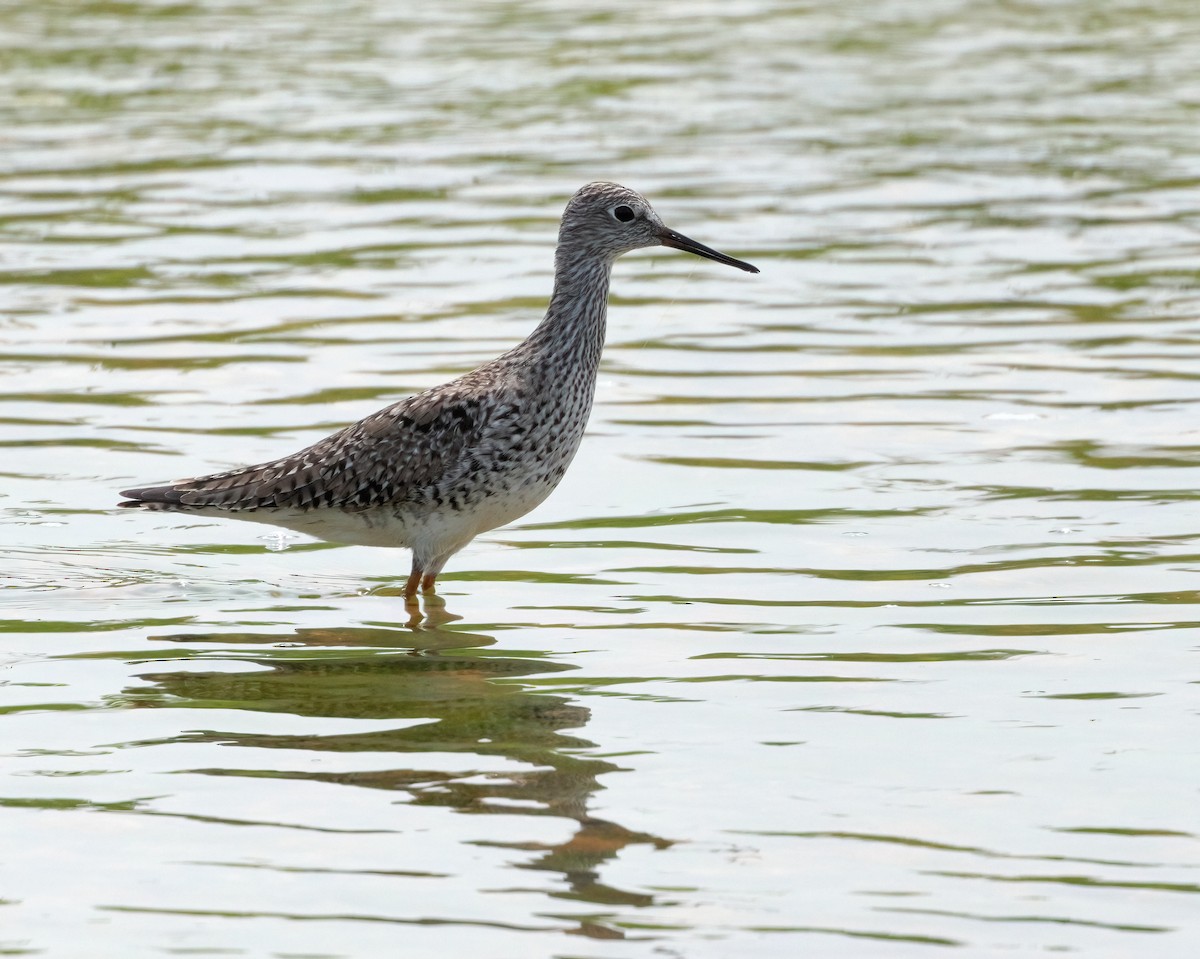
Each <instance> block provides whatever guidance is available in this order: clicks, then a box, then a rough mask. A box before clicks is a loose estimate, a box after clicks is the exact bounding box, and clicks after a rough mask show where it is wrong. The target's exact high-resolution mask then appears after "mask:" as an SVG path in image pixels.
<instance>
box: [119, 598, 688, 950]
mask: <svg viewBox="0 0 1200 959" xmlns="http://www.w3.org/2000/svg"><path fill="white" fill-rule="evenodd" d="M437 612H438V610H436V609H431V610H427V616H426V618H425V619H424V621H423V622H422V624H421V625H419V626H415V627H410V628H408V629H393V628H382V627H381V628H370V627H357V628H328V629H322V628H316V629H297V630H296V631H295V632H294V633H293V634H290V635H288V634H284V635H280V634H279V633H255V632H244V633H228V632H226V633H217V634H203V635H196V634H188V635H178V636H158V637H154V638H155V639H157V640H159V641H171V642H179V643H187V644H189V645H192V644H198V643H205V644H217V645H219V646H222V647H225V649H227V650H228V651H229V654H230V657H231V658H233V657H236V658H237V659H238V660H239V661H245V662H250V663H254V664H255V665H257V666H260V667H264V668H263V669H258V670H255V671H253V672H227V671H211V672H197V671H195V666H196V663H195V661H194V660H193V661H191V662H190V663H189V666H190V668H189V669H187V670H183V669H181V670H179V671H166V672H155V673H148V674H143V675H142V677H141V678H142V679H143V680H145V681H146V682H147V683H148V684H149V685H147V686H143V687H138V688H135V689H130V690H126V692H125V694H124V698H125V699H126V701H127V702H130V703H131V704H132V703H136V704H138V705H142V706H150V707H153V706H159V705H163V706H166V705H170V706H173V707H178V706H180V705H181V702H180V701H181V700H183V703H182V705H184V706H186V705H188V704H189V702H190V703H192V704H195V705H196V706H197V707H202V706H207V705H211V704H213V703H216V702H219V703H221V705H222V706H224V707H226V708H235V709H244V710H251V711H262V712H276V713H289V714H294V715H299V716H310V717H336V718H362V719H373V720H379V719H403V720H424V722H418V723H417V724H415V725H411V724H406V725H404V726H403V727H402V728H397V729H389V730H383V731H378V730H377V731H370V732H362V733H348V734H340V735H282V734H273V733H261V732H237V731H229V730H220V731H204V732H196V733H187V734H184V735H180V736H177V737H173V738H172V739H171V740H169V741H170V742H181V743H183V742H186V743H197V742H219V743H221V744H223V745H226V746H229V745H233V746H247V747H254V748H258V749H264V748H267V749H270V748H275V749H287V750H291V749H309V750H314V751H318V752H321V753H326V754H328V753H364V752H367V753H389V754H395V755H397V756H398V757H404V758H403V760H401V762H399V763H398V764H397V765H396V766H395V767H394V768H389V769H385V770H378V769H373V770H363V771H359V770H351V771H345V772H309V771H293V770H288V771H274V770H255V771H253V773H247V772H246V771H245V770H240V769H204V770H195V771H196V772H201V773H206V774H209V775H223V776H236V775H248V774H252V775H254V776H257V777H262V776H269V777H274V778H283V779H306V780H312V781H318V782H325V783H337V784H342V785H347V786H361V787H365V788H369V789H387V790H393V791H399V792H405V793H408V795H409V796H410V797H411V799H412V802H413V803H415V804H418V805H425V806H443V807H447V808H451V809H454V810H457V811H458V812H462V813H472V814H490V813H500V814H503V815H505V816H509V817H511V816H513V815H515V814H523V815H530V816H556V817H562V818H565V819H569V820H573V821H574V822H575V823H576V824H577V828H576V829H575V831H574V834H573V835H572V836H571V837H570V838H569V839H568V840H567V841H566V842H563V843H558V844H544V843H535V842H520V841H515V842H511V843H503V844H498V845H502V846H503V847H504V848H510V849H516V850H524V851H527V852H529V853H531V854H534V855H533V856H532V858H530V859H529V861H527V862H525V863H523V864H521V868H525V869H532V870H542V871H546V872H552V873H557V874H559V875H561V876H562V877H563V878H564V879H565V880H566V883H567V889H565V890H562V891H559V892H556V893H552V895H556V896H558V897H561V898H565V899H571V900H579V901H584V902H590V903H598V904H604V905H617V904H624V905H635V906H636V905H648V904H649V903H650V902H651V901H652V897H650V896H647V895H645V894H642V893H635V892H630V891H624V890H620V889H616V888H613V887H611V886H607V885H605V884H604V883H602V882H600V878H599V875H600V867H601V866H602V865H603V864H604V863H605V862H606V861H607V860H609V859H611V858H613V857H614V856H616V855H617V854H618V853H619V852H620V851H621V850H622V849H623V848H625V847H626V846H628V845H631V844H635V843H647V844H650V845H653V846H655V847H657V848H664V847H666V846H668V845H670V842H669V841H668V840H665V839H661V838H658V837H655V836H651V835H647V834H644V833H638V832H633V831H631V830H629V829H626V828H625V827H623V826H621V825H618V824H617V823H613V822H609V821H606V820H602V819H597V818H595V817H593V816H591V815H589V813H588V805H589V802H590V800H591V798H592V796H593V794H594V793H595V792H596V791H597V790H599V789H600V788H601V786H600V784H599V782H598V777H599V776H600V775H602V774H604V773H609V772H613V771H615V770H617V769H618V767H617V766H615V765H613V764H612V763H609V762H605V761H603V760H600V759H592V758H587V757H583V756H580V755H578V752H579V751H580V750H584V749H591V748H594V747H595V744H594V743H592V742H589V741H588V740H586V739H584V738H582V737H580V736H577V735H572V734H570V733H568V732H567V730H574V729H579V728H581V727H583V726H584V725H586V723H587V721H588V719H589V715H590V713H589V711H588V710H587V709H586V708H585V707H583V706H580V705H578V704H577V703H575V702H573V701H572V700H571V699H569V698H568V697H566V696H562V695H555V694H553V693H544V692H539V691H536V690H535V689H533V688H530V687H528V686H523V685H521V684H520V683H519V682H504V683H497V682H493V680H497V679H504V680H513V679H519V678H520V677H523V676H535V675H537V676H544V675H546V674H547V673H555V672H561V671H564V670H568V669H570V668H572V667H569V666H565V665H563V664H560V663H555V662H552V661H550V660H548V659H543V658H540V656H538V655H537V654H531V653H529V652H525V653H523V654H522V655H520V656H517V655H510V654H508V653H506V652H505V651H503V650H498V649H488V648H486V647H488V646H491V645H492V644H493V643H494V640H493V639H492V637H490V636H487V635H484V634H481V633H472V632H467V631H464V630H461V629H451V628H447V626H446V625H445V623H446V620H445V619H443V620H441V621H440V622H439V621H438V619H437V616H436V615H433V614H436V613H437ZM443 615H447V614H444V613H443ZM451 618H456V617H451ZM304 649H311V650H312V651H313V655H311V656H305V655H304V654H303V652H302V650H304ZM318 650H319V651H320V652H319V653H318V652H317V651H318ZM248 653H249V655H247V654H248ZM429 753H436V754H437V755H438V757H439V761H438V767H440V768H432V766H433V764H429V765H430V766H431V768H424V767H423V766H422V763H421V756H422V755H425V754H429ZM453 753H458V754H461V755H462V756H463V762H462V768H461V769H460V770H458V771H454V772H447V771H446V769H445V765H444V760H445V757H446V755H447V754H453ZM471 756H501V757H505V758H506V759H509V760H512V761H515V762H518V763H521V764H522V765H523V766H525V767H527V768H526V769H525V770H523V771H521V772H519V773H515V774H513V773H505V774H495V773H488V774H487V775H480V770H478V769H475V768H473V767H472V764H471V762H470V759H469V757H471ZM572 931H574V932H576V933H577V934H581V935H586V936H592V937H598V938H610V937H614V936H620V935H621V933H620V931H619V930H617V929H615V928H611V927H602V926H599V925H598V924H596V923H594V922H584V923H582V924H581V925H580V927H579V928H578V929H576V930H572Z"/></svg>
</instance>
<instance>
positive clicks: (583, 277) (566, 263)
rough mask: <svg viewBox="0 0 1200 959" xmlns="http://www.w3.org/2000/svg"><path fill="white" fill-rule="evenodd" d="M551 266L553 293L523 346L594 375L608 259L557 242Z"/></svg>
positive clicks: (604, 308) (602, 323)
mask: <svg viewBox="0 0 1200 959" xmlns="http://www.w3.org/2000/svg"><path fill="white" fill-rule="evenodd" d="M554 267H555V269H554V293H553V295H551V297H550V305H549V307H547V309H546V316H545V318H544V319H543V320H542V322H541V323H539V324H538V326H537V328H536V329H535V330H534V331H533V332H532V333H531V334H530V335H529V338H528V339H527V340H526V341H525V345H526V346H527V347H528V348H529V349H531V350H533V351H536V352H538V353H542V354H549V355H552V356H557V357H559V359H560V362H561V363H562V365H563V366H564V367H582V368H584V369H586V370H588V371H589V372H590V374H591V375H593V376H594V374H595V370H596V367H597V366H598V365H599V363H600V352H601V350H603V348H604V332H605V325H606V324H605V321H606V318H607V314H608V285H609V280H610V279H611V277H612V260H611V259H609V258H607V257H602V256H597V255H596V254H595V253H594V252H592V251H587V250H572V249H571V248H570V247H569V246H568V247H566V248H565V249H564V245H563V244H561V243H560V245H559V248H558V251H557V253H556V254H555V257H554Z"/></svg>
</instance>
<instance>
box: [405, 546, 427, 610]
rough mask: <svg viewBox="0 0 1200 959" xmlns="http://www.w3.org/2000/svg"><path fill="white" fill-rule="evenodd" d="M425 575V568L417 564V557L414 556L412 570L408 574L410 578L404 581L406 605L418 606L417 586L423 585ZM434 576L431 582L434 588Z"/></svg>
mask: <svg viewBox="0 0 1200 959" xmlns="http://www.w3.org/2000/svg"><path fill="white" fill-rule="evenodd" d="M424 578H426V577H425V570H423V569H421V567H420V566H418V565H417V560H416V557H413V565H412V572H411V573H409V574H408V579H406V580H405V581H404V605H405V606H418V605H419V604H418V602H417V587H418V586H420V585H421V580H422V579H424ZM432 582H433V581H432V578H430V584H431V588H432Z"/></svg>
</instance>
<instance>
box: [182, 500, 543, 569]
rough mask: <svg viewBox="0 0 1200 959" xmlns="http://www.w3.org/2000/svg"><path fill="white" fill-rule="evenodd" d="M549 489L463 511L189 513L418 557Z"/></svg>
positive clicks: (445, 549) (495, 522)
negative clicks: (401, 550)
mask: <svg viewBox="0 0 1200 959" xmlns="http://www.w3.org/2000/svg"><path fill="white" fill-rule="evenodd" d="M552 489H553V487H552V486H543V485H536V486H530V487H526V488H524V489H521V490H513V491H510V492H502V493H497V494H495V495H492V496H488V497H485V498H483V499H482V500H480V501H479V502H477V503H473V504H471V506H470V507H469V508H467V509H465V510H461V511H458V510H452V509H448V508H441V509H419V510H413V509H408V508H405V507H402V506H401V507H396V506H388V507H379V508H374V509H367V510H357V511H356V510H342V509H336V508H322V509H310V510H296V509H258V510H240V511H231V510H223V509H198V510H189V512H194V513H199V514H201V515H204V516H219V517H221V518H222V519H238V520H243V521H246V522H250V523H262V524H264V525H267V526H279V527H282V528H284V529H290V530H294V531H295V532H297V533H305V534H307V535H309V536H314V537H316V538H317V539H323V540H327V541H328V542H331V543H347V544H350V545H353V546H386V547H392V548H403V547H407V548H409V549H411V550H413V552H414V553H416V554H417V555H418V556H421V557H431V556H442V555H446V554H448V553H452V552H454V551H455V550H458V549H461V548H462V547H463V546H465V545H466V544H467V543H469V542H470V541H471V540H472V539H474V538H475V537H476V536H478V535H479V534H480V533H485V532H487V531H488V530H490V529H495V528H496V527H498V526H503V525H505V524H506V523H511V522H512V521H513V520H515V519H518V518H519V517H521V516H524V515H525V514H526V513H528V512H529V511H530V510H532V509H533V508H534V507H536V506H537V505H538V504H540V503H541V502H542V501H543V500H544V499H545V498H546V497H547V496H549V495H550V492H551V490H552Z"/></svg>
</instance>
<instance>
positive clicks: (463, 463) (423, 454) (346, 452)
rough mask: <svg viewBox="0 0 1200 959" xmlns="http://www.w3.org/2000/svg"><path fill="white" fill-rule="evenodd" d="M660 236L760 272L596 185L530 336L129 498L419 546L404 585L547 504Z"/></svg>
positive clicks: (570, 208)
mask: <svg viewBox="0 0 1200 959" xmlns="http://www.w3.org/2000/svg"><path fill="white" fill-rule="evenodd" d="M655 245H664V246H672V247H675V248H677V249H682V250H686V251H687V252H691V253H696V254H698V255H701V256H706V257H708V258H710V259H714V260H717V261H719V262H723V263H727V264H729V265H731V266H736V267H739V268H740V269H744V270H748V271H750V272H755V273H757V272H758V271H757V269H755V268H754V267H752V266H751V265H750V264H748V263H743V262H742V261H740V260H735V259H733V258H732V257H728V256H725V255H724V254H721V253H717V252H716V251H715V250H711V249H709V248H708V247H705V246H702V245H701V244H699V243H696V242H695V241H694V240H689V239H688V238H687V237H684V236H682V235H680V234H678V233H675V232H674V231H672V230H668V229H667V228H666V227H665V226H664V225H663V223H662V221H661V220H660V219H659V218H658V216H657V214H655V213H654V211H653V210H652V209H651V208H650V204H649V203H648V202H647V201H646V200H645V199H644V198H643V197H642V196H641V195H639V194H638V193H635V192H634V191H633V190H629V189H627V188H626V187H623V186H619V185H618V184H615V183H591V184H588V185H587V186H585V187H583V188H582V189H580V190H579V191H578V192H577V193H576V194H575V195H574V196H573V197H572V198H571V200H570V202H569V203H568V204H567V208H566V210H565V211H564V213H563V219H562V224H561V226H560V229H559V239H558V248H557V251H556V253H555V274H554V294H553V296H552V297H551V299H550V305H549V307H548V309H547V310H546V316H545V318H544V319H543V320H542V322H541V323H540V324H539V325H538V326H537V328H536V329H535V330H534V331H533V332H532V333H531V334H530V335H529V337H528V338H527V339H526V340H525V341H524V342H523V343H521V344H520V345H518V346H516V347H514V348H513V349H511V350H509V351H508V352H507V353H504V354H502V355H501V356H498V357H497V358H496V359H494V360H492V361H490V362H488V363H485V364H484V365H483V366H480V367H479V368H478V369H475V370H472V371H471V372H470V373H467V374H465V375H463V376H460V377H458V378H457V379H455V380H451V381H450V382H449V383H445V384H443V385H441V386H435V387H433V388H432V389H429V390H426V391H425V392H423V393H418V394H417V395H415V396H410V397H407V398H406V399H403V400H400V401H399V402H398V403H393V404H392V405H391V406H388V407H386V408H385V409H382V410H380V411H379V412H377V413H373V414H372V415H370V416H368V417H366V418H365V419H362V420H359V421H358V422H357V423H353V424H351V425H350V426H347V427H345V428H344V429H341V430H338V431H337V432H336V433H333V434H332V435H330V436H327V437H325V438H324V439H322V440H320V441H318V442H317V443H314V444H313V445H312V446H309V447H307V448H306V449H303V450H301V451H300V452H298V453H293V454H292V455H290V456H285V457H282V458H281V459H277V460H272V461H271V462H268V463H262V464H259V465H257V466H248V467H243V468H241V469H235V470H230V471H228V472H224V473H215V474H212V475H208V476H199V477H195V478H192V479H184V480H177V481H174V482H171V483H167V484H164V485H160V486H148V487H144V488H140V489H131V490H126V491H124V492H123V493H122V494H121V495H122V496H125V497H129V499H128V501H126V502H122V503H121V504H120V505H121V506H124V507H134V508H142V509H149V510H170V511H176V512H187V513H197V514H201V515H206V516H229V517H231V518H236V519H244V520H250V521H253V522H260V523H267V524H270V525H274V526H282V527H284V528H287V529H293V530H298V531H301V532H305V533H309V534H311V535H313V536H316V537H318V538H321V539H327V540H332V541H334V542H343V543H356V544H361V545H368V546H401V547H408V548H410V549H411V550H412V551H413V568H412V574H411V575H410V576H409V579H408V583H407V585H406V588H405V595H406V596H407V597H408V598H409V600H410V601H414V599H415V595H416V590H417V587H418V585H421V586H423V588H425V589H426V590H432V588H433V585H434V580H435V579H436V577H437V574H438V573H439V572H440V571H441V569H442V567H443V565H444V564H445V562H446V560H447V559H449V557H450V556H451V555H453V554H454V553H455V552H457V551H458V550H459V549H461V548H462V547H463V546H465V545H466V544H467V543H469V542H470V541H471V540H472V539H474V538H475V537H476V536H478V535H479V534H480V533H482V532H485V531H487V530H489V529H494V528H496V527H497V526H502V525H504V524H505V523H509V522H512V521H513V520H515V519H517V518H518V517H520V516H523V515H524V514H525V513H527V512H529V511H530V510H531V509H533V508H534V507H535V506H537V505H538V504H539V503H541V502H542V500H544V499H545V498H546V497H547V496H548V495H549V494H550V493H551V491H552V490H553V489H554V488H555V487H556V486H557V485H558V483H559V481H560V480H561V479H562V477H563V474H564V473H565V472H566V470H567V467H568V466H569V465H570V462H571V460H572V458H573V457H574V456H575V452H576V450H577V449H578V448H579V442H580V440H581V439H582V437H583V431H584V428H585V426H586V425H587V420H588V415H589V414H590V412H591V407H592V397H593V395H594V393H595V385H596V370H597V368H598V366H599V363H600V352H601V349H602V348H603V346H604V330H605V316H606V311H607V303H608V285H609V278H610V276H611V273H612V265H613V262H614V261H615V260H616V258H617V257H618V256H620V255H621V254H623V253H627V252H629V251H630V250H635V249H639V248H641V247H648V246H655Z"/></svg>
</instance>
